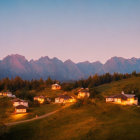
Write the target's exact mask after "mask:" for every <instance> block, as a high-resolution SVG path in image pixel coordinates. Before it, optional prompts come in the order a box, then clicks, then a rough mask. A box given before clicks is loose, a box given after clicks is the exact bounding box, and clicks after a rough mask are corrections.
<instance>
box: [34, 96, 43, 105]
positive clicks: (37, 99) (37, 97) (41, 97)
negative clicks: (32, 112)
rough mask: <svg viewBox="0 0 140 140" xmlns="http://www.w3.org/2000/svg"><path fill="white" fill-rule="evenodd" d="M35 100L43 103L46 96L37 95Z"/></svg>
mask: <svg viewBox="0 0 140 140" xmlns="http://www.w3.org/2000/svg"><path fill="white" fill-rule="evenodd" d="M34 101H38V102H39V103H40V104H43V103H44V101H45V97H44V96H35V97H34Z"/></svg>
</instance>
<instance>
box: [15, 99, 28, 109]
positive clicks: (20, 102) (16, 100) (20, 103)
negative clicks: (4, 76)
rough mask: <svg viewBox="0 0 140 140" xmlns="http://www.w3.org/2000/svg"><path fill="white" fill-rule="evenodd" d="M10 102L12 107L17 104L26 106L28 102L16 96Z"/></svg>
mask: <svg viewBox="0 0 140 140" xmlns="http://www.w3.org/2000/svg"><path fill="white" fill-rule="evenodd" d="M12 102H13V106H14V107H17V106H19V105H23V106H26V107H28V102H27V101H25V100H21V99H19V98H16V99H14V100H12Z"/></svg>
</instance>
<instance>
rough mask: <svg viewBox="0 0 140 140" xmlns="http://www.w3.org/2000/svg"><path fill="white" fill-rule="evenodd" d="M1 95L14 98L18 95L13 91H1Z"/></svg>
mask: <svg viewBox="0 0 140 140" xmlns="http://www.w3.org/2000/svg"><path fill="white" fill-rule="evenodd" d="M0 96H5V97H13V98H15V97H16V96H15V95H13V94H12V93H11V92H0Z"/></svg>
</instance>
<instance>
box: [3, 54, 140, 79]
mask: <svg viewBox="0 0 140 140" xmlns="http://www.w3.org/2000/svg"><path fill="white" fill-rule="evenodd" d="M133 71H137V72H140V58H131V59H125V58H122V57H112V58H111V59H109V60H108V61H107V62H106V63H105V64H102V63H101V62H99V61H97V62H93V63H90V62H88V61H85V62H80V63H74V62H72V61H71V60H67V61H65V62H63V61H61V60H59V59H58V58H56V57H54V58H52V59H51V58H49V57H48V56H45V57H41V58H40V59H38V60H30V61H28V60H27V59H26V58H25V57H24V56H21V55H18V54H14V55H8V56H7V57H5V58H4V59H3V60H0V79H2V78H5V77H9V78H12V77H13V78H14V77H15V76H20V77H21V78H23V79H25V80H31V79H40V78H43V79H47V78H48V77H51V78H52V79H56V80H60V81H68V80H78V79H81V78H87V77H89V76H90V75H94V74H96V73H98V74H104V73H107V72H109V73H114V72H118V73H131V72H133Z"/></svg>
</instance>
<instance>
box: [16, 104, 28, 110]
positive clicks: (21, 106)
mask: <svg viewBox="0 0 140 140" xmlns="http://www.w3.org/2000/svg"><path fill="white" fill-rule="evenodd" d="M16 109H27V107H26V106H24V105H18V106H16Z"/></svg>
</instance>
